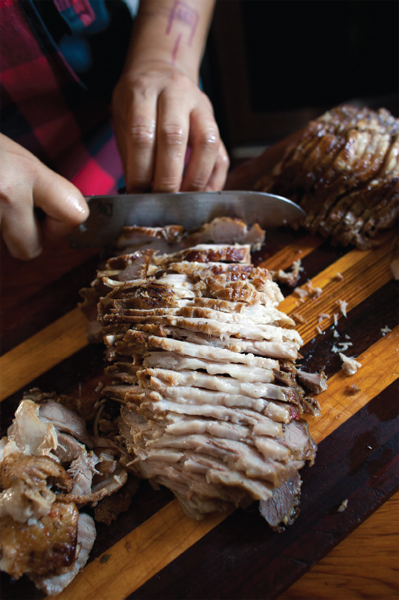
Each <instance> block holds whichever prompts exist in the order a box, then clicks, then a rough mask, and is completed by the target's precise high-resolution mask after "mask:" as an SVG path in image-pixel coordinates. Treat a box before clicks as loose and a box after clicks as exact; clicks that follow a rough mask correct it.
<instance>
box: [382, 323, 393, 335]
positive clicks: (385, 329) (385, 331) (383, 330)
mask: <svg viewBox="0 0 399 600" xmlns="http://www.w3.org/2000/svg"><path fill="white" fill-rule="evenodd" d="M391 331H392V329H390V328H389V327H388V326H387V325H386V326H385V327H383V328H382V329H381V335H382V336H384V335H386V334H387V333H390V332H391Z"/></svg>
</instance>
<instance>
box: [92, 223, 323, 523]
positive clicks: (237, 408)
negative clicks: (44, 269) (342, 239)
mask: <svg viewBox="0 0 399 600" xmlns="http://www.w3.org/2000/svg"><path fill="white" fill-rule="evenodd" d="M211 225H212V224H211ZM211 225H210V226H204V227H203V228H202V230H201V231H200V232H199V234H198V235H197V234H192V237H191V240H192V241H193V242H194V243H195V246H192V247H190V246H187V245H184V247H183V248H181V249H179V250H177V251H176V249H173V251H172V252H170V253H169V254H168V253H163V254H161V253H154V254H152V255H151V256H150V257H149V260H148V261H147V262H146V264H145V273H144V271H143V270H141V271H140V272H138V271H137V272H136V273H135V274H133V275H131V278H130V279H129V278H128V277H127V268H128V267H129V269H130V267H131V266H132V265H133V264H134V260H135V259H134V258H132V255H129V254H126V255H123V256H119V257H117V258H111V259H110V260H109V261H108V262H107V264H106V265H105V267H104V268H103V269H102V271H101V272H99V273H98V274H97V280H96V283H95V286H96V287H97V288H98V289H100V288H101V289H102V290H106V293H103V295H102V296H101V298H100V300H99V304H98V316H99V322H100V325H101V332H102V335H103V339H104V343H105V345H106V347H107V357H108V360H109V366H108V368H107V370H106V372H107V375H108V376H109V377H110V378H112V384H111V385H108V386H106V387H105V388H104V389H103V390H102V392H103V393H104V395H106V396H107V397H108V398H110V399H114V400H116V401H117V402H118V403H119V404H121V405H122V408H121V415H120V418H119V421H118V423H119V432H120V439H122V440H123V441H124V444H125V447H126V451H127V453H128V455H126V456H124V457H123V458H122V464H124V465H125V466H127V468H129V469H130V470H132V471H133V472H134V473H135V474H136V475H138V476H139V477H141V478H146V479H149V480H150V481H151V482H152V483H153V484H154V485H155V486H159V485H164V486H166V487H168V488H169V489H170V490H172V491H173V493H174V494H175V496H176V497H177V499H178V500H179V502H180V503H181V505H182V507H183V509H184V510H185V512H186V513H187V514H188V515H189V516H190V517H192V518H194V519H202V518H204V517H205V516H206V515H208V514H211V513H214V512H218V511H225V510H227V509H228V508H229V507H230V506H231V505H233V506H247V505H248V504H250V503H251V502H253V501H254V500H260V501H268V500H269V499H271V498H273V495H274V494H276V493H277V492H276V490H280V492H279V493H280V495H281V494H283V495H287V494H290V493H291V492H290V490H291V484H288V483H287V482H290V481H298V477H299V476H298V471H299V470H300V469H301V468H302V466H303V465H304V464H305V462H306V461H308V462H310V463H312V462H313V461H314V457H315V451H316V446H315V444H314V442H313V440H312V438H311V437H310V435H309V432H308V429H307V425H306V421H305V420H304V419H303V415H304V414H305V413H311V414H318V413H319V406H318V403H317V401H316V400H315V399H314V398H309V397H307V396H306V395H305V392H304V390H303V388H302V387H301V385H300V384H299V383H298V382H297V379H296V367H295V361H296V359H297V358H298V357H299V348H300V346H301V345H302V340H301V338H300V336H299V334H298V333H297V331H296V330H295V329H294V326H295V322H294V321H293V320H292V319H290V318H289V317H288V316H287V315H285V314H284V313H282V312H281V311H279V310H278V305H279V303H280V302H281V300H282V299H283V295H282V293H281V291H280V289H279V287H278V285H277V283H276V282H275V281H273V278H272V276H271V274H270V273H269V272H268V271H267V270H266V269H262V268H259V267H254V266H253V265H252V264H251V262H250V253H249V246H247V245H246V244H247V243H248V242H249V240H248V239H246V238H245V237H244V238H242V237H241V238H240V241H237V236H238V234H237V231H238V232H239V231H241V232H243V227H242V225H241V224H240V223H237V221H234V223H233V225H234V227H233V229H232V231H233V234H232V237H229V234H228V230H229V221H228V220H227V219H226V220H219V221H218V223H216V226H215V225H212V226H211ZM212 231H213V233H211V232H212ZM215 231H218V236H219V240H218V241H219V243H215V242H214V240H215ZM222 233H223V235H222ZM240 235H241V234H240ZM187 239H190V238H189V237H187V238H185V237H184V235H183V240H187ZM210 241H213V243H211V244H210V243H209V242H210ZM143 252H145V249H144V248H143V247H141V248H140V249H138V248H136V250H135V254H137V253H143ZM137 260H138V257H137ZM141 264H143V263H141ZM297 266H298V269H299V263H298V265H297ZM129 272H130V273H133V269H130V271H129ZM122 274H123V277H121V275H122ZM299 481H300V480H299ZM294 487H295V490H297V489H299V488H300V485H298V484H295V486H294ZM294 496H295V498H296V496H297V494H296V492H295V494H294ZM276 497H277V496H275V495H274V498H276ZM279 503H280V504H281V502H280V500H279ZM282 505H284V506H286V507H287V511H288V512H289V513H290V514H289V515H287V514H281V515H280V512H279V517H278V518H279V520H281V521H282V522H284V523H286V524H287V523H289V522H291V520H293V515H294V514H295V513H296V511H295V510H294V508H293V506H294V505H295V506H296V500H295V501H289V502H287V503H283V504H282ZM283 512H284V511H283ZM273 523H274V521H273ZM273 526H276V527H278V523H277V524H275V525H273Z"/></svg>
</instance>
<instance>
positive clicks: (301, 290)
mask: <svg viewBox="0 0 399 600" xmlns="http://www.w3.org/2000/svg"><path fill="white" fill-rule="evenodd" d="M294 294H296V295H297V296H299V298H306V296H309V292H308V291H307V290H305V289H304V288H299V287H297V288H295V289H294Z"/></svg>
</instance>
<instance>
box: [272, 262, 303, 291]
mask: <svg viewBox="0 0 399 600" xmlns="http://www.w3.org/2000/svg"><path fill="white" fill-rule="evenodd" d="M290 268H291V271H283V269H279V270H278V271H270V273H271V275H272V278H273V281H277V282H279V283H285V284H287V285H290V286H292V287H293V286H294V285H295V284H296V283H297V282H298V279H299V274H300V272H301V271H303V267H302V266H301V260H300V259H299V260H295V261H294V262H293V263H292V265H291V267H290Z"/></svg>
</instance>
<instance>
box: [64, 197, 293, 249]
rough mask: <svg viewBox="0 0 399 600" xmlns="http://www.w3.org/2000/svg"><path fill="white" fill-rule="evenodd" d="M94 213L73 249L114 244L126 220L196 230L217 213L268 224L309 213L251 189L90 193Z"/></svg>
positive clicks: (73, 236)
mask: <svg viewBox="0 0 399 600" xmlns="http://www.w3.org/2000/svg"><path fill="white" fill-rule="evenodd" d="M87 200H88V202H89V208H90V215H89V217H88V219H87V220H86V221H85V222H84V223H83V224H82V225H80V226H79V227H77V228H76V229H75V230H74V231H73V232H72V234H71V235H70V236H69V239H68V241H69V244H70V246H71V247H72V248H84V247H89V246H109V245H111V244H113V243H114V242H115V241H116V239H117V238H118V236H119V235H120V233H121V231H122V228H123V227H124V226H125V225H138V226H145V227H163V226H164V225H182V226H183V227H184V228H185V229H186V230H188V231H190V230H195V229H198V228H199V227H201V225H203V224H204V223H207V222H209V221H211V220H212V219H214V218H216V217H238V218H240V219H242V220H243V221H244V222H245V223H247V225H252V224H253V223H259V225H260V226H261V227H263V228H265V229H269V228H275V227H280V226H281V225H286V224H287V223H292V222H294V221H298V220H299V219H301V218H302V217H304V216H305V212H304V211H303V210H302V209H301V208H300V207H299V206H298V205H297V204H294V202H291V200H287V199H286V198H282V197H281V196H275V195H274V194H265V193H262V192H249V191H222V192H187V193H177V194H125V195H120V196H91V197H89V198H87Z"/></svg>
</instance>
